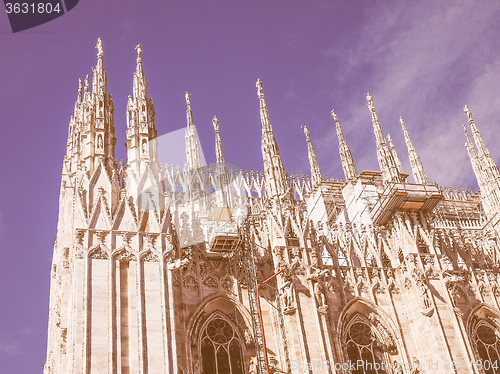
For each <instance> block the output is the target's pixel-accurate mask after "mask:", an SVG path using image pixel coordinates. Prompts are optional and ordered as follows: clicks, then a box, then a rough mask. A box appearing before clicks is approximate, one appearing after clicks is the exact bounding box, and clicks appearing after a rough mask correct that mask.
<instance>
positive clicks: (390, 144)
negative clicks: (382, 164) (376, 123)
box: [387, 134, 403, 173]
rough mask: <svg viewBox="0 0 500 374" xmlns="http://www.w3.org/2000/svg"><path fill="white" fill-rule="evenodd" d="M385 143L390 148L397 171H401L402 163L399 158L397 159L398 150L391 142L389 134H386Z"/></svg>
mask: <svg viewBox="0 0 500 374" xmlns="http://www.w3.org/2000/svg"><path fill="white" fill-rule="evenodd" d="M387 143H388V144H389V147H390V148H391V153H392V157H394V162H395V163H396V166H397V167H398V171H399V173H402V172H403V164H402V163H401V160H400V159H399V156H398V152H397V151H396V147H394V143H393V142H392V138H391V134H387Z"/></svg>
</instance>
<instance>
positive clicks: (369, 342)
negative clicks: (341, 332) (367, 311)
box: [344, 318, 387, 374]
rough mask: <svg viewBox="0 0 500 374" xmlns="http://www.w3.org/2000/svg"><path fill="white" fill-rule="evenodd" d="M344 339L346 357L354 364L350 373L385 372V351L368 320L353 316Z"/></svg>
mask: <svg viewBox="0 0 500 374" xmlns="http://www.w3.org/2000/svg"><path fill="white" fill-rule="evenodd" d="M344 340H345V345H344V346H345V347H346V348H345V349H346V353H347V357H348V359H349V361H350V362H351V363H353V364H355V369H354V370H353V371H352V374H386V373H387V371H386V365H387V364H386V362H387V360H386V359H385V356H386V354H387V353H386V352H385V348H384V345H383V344H382V343H381V342H380V340H379V339H378V338H377V335H376V334H375V332H374V329H373V327H372V325H371V323H370V322H369V321H368V320H366V321H365V320H364V319H361V318H354V319H353V321H352V322H351V323H350V324H349V326H348V328H347V330H346V333H345V337H344ZM358 363H359V364H358Z"/></svg>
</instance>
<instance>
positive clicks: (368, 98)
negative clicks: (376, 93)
mask: <svg viewBox="0 0 500 374" xmlns="http://www.w3.org/2000/svg"><path fill="white" fill-rule="evenodd" d="M366 100H367V101H368V108H370V110H371V111H372V112H373V111H375V106H374V105H373V96H372V95H370V93H367V94H366Z"/></svg>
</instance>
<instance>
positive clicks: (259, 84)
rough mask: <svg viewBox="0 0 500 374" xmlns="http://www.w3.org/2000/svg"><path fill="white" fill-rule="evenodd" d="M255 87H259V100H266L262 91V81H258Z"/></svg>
mask: <svg viewBox="0 0 500 374" xmlns="http://www.w3.org/2000/svg"><path fill="white" fill-rule="evenodd" d="M255 87H257V95H258V96H259V99H262V98H264V92H263V91H262V81H261V80H260V78H259V79H257V83H255Z"/></svg>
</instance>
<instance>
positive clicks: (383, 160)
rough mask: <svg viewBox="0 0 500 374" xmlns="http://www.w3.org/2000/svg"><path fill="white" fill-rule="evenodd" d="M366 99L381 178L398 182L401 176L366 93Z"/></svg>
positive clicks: (370, 99) (371, 100) (371, 99)
mask: <svg viewBox="0 0 500 374" xmlns="http://www.w3.org/2000/svg"><path fill="white" fill-rule="evenodd" d="M366 100H367V101H368V108H369V109H370V113H371V116H372V124H373V132H374V133H375V140H376V143H377V159H378V164H379V165H380V171H381V172H382V179H383V181H384V182H400V181H401V176H400V174H399V171H398V167H397V165H396V162H395V161H394V157H393V156H392V154H391V151H390V150H389V147H388V146H387V143H386V141H385V138H384V133H383V132H382V127H381V126H380V121H379V120H378V117H377V113H376V112H375V106H374V105H373V97H372V96H371V95H370V94H369V93H368V94H367V95H366Z"/></svg>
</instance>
